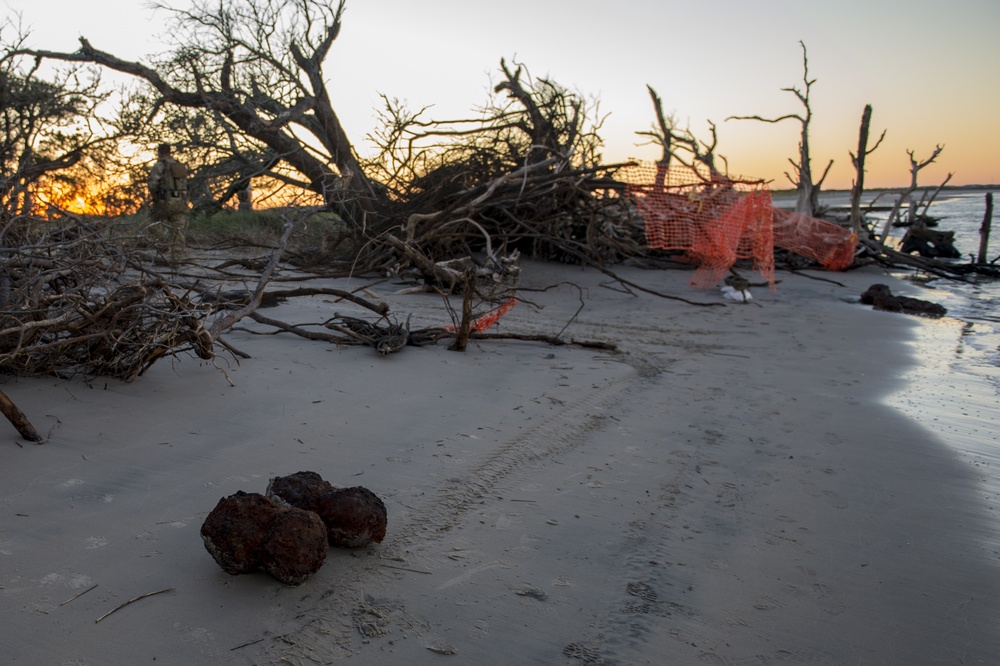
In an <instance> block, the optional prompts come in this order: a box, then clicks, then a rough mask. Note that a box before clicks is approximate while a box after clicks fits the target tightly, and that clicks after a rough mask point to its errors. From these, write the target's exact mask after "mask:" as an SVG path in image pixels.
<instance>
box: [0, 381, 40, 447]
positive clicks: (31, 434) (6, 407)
mask: <svg viewBox="0 0 1000 666" xmlns="http://www.w3.org/2000/svg"><path fill="white" fill-rule="evenodd" d="M0 412H3V415H4V416H6V417H7V420H8V421H10V423H11V425H13V426H14V427H15V428H16V429H17V432H18V433H20V435H21V437H24V438H25V439H26V440H28V441H29V442H41V441H42V436H41V435H39V434H38V431H37V430H35V426H33V425H31V421H29V420H28V417H27V416H25V415H24V412H22V411H21V410H20V408H18V406H17V405H15V404H14V401H13V400H11V399H10V398H9V397H7V394H6V393H4V392H3V391H0Z"/></svg>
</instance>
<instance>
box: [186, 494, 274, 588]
mask: <svg viewBox="0 0 1000 666" xmlns="http://www.w3.org/2000/svg"><path fill="white" fill-rule="evenodd" d="M274 516H275V506H274V503H273V502H271V500H269V499H268V498H266V497H264V496H263V495H261V494H259V493H245V492H243V491H242V490H241V491H238V492H237V493H236V494H234V495H230V496H229V497H223V498H222V499H220V500H219V503H218V504H216V506H215V508H214V509H212V511H211V513H209V514H208V517H207V518H205V522H204V523H202V526H201V538H202V540H203V541H204V542H205V549H206V550H207V551H208V552H209V554H210V555H211V556H212V557H213V558H214V559H215V561H216V562H217V563H218V565H219V566H220V567H222V569H223V570H224V571H226V573H230V574H233V575H234V576H235V575H237V574H245V573H250V572H251V571H253V570H255V569H257V568H258V567H259V566H260V565H261V555H262V549H263V546H264V543H265V541H266V539H267V535H268V534H269V533H270V531H271V523H272V521H273V520H274Z"/></svg>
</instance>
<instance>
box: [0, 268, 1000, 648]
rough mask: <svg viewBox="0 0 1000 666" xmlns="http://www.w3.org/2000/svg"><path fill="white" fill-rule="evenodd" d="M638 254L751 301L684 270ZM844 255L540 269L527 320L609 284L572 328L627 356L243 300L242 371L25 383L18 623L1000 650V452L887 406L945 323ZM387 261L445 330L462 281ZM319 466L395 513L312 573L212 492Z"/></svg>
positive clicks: (517, 327)
mask: <svg viewBox="0 0 1000 666" xmlns="http://www.w3.org/2000/svg"><path fill="white" fill-rule="evenodd" d="M621 273H622V274H623V275H627V276H628V278H629V279H631V280H634V281H636V282H640V283H642V284H644V285H647V286H649V287H651V288H654V289H658V290H661V291H663V292H667V293H671V294H677V295H681V296H684V297H687V298H691V299H693V300H700V301H705V302H719V303H722V302H723V300H722V298H721V296H720V295H719V294H717V293H705V292H694V291H692V290H690V289H689V288H688V287H687V286H686V280H687V278H688V277H689V274H688V273H685V272H683V271H666V272H661V271H655V272H654V271H641V270H637V269H622V270H621ZM815 275H819V276H821V277H823V278H825V279H827V280H835V281H838V282H841V283H843V285H845V286H837V285H836V284H833V283H832V282H828V281H818V280H811V279H808V278H806V277H803V276H796V275H788V274H781V275H779V278H780V279H782V280H783V282H782V283H781V284H779V285H778V289H777V291H775V292H773V293H770V292H768V291H767V290H766V289H761V288H756V289H754V290H753V293H754V298H755V301H754V303H753V304H750V305H737V304H733V303H729V304H728V305H727V306H726V307H696V306H691V305H686V304H683V303H680V302H676V301H670V300H664V299H660V298H657V297H654V296H650V295H645V294H639V295H635V296H630V295H626V294H624V293H622V292H621V291H620V289H619V288H617V287H615V285H614V284H613V283H612V282H611V281H610V280H608V279H607V278H606V277H605V276H602V275H600V274H598V273H596V272H593V271H585V270H581V269H577V268H570V267H557V266H547V265H538V264H529V265H528V266H527V267H526V275H525V279H524V285H525V286H536V287H543V286H548V285H555V284H559V283H562V284H563V286H560V287H558V288H556V289H553V290H550V291H547V292H544V293H542V292H539V293H525V297H526V298H527V299H530V300H532V301H534V302H536V303H538V304H540V305H544V306H545V307H544V309H542V310H540V311H539V310H536V309H533V308H531V307H530V306H528V305H526V304H522V305H520V306H518V307H517V308H515V309H514V310H513V311H511V312H510V313H509V314H508V315H507V316H506V317H505V319H504V320H503V322H502V323H503V330H508V331H517V332H529V331H531V332H544V333H549V334H555V333H558V332H559V331H560V329H562V328H563V326H564V325H565V324H566V322H567V321H569V319H570V318H571V317H572V316H573V314H574V313H575V312H576V310H577V309H578V308H579V307H580V305H581V303H583V305H584V308H583V310H582V312H581V313H580V315H579V317H578V318H577V319H576V320H575V321H574V323H573V324H572V325H571V326H570V328H569V329H568V331H567V332H566V334H565V335H566V336H567V337H576V338H578V339H591V340H607V341H613V342H616V343H618V344H619V345H620V347H621V349H622V352H621V353H618V354H615V353H607V352H598V351H594V350H587V349H580V348H575V347H550V346H547V345H543V344H538V343H525V342H497V341H487V342H481V343H477V344H474V345H473V346H472V347H471V348H470V350H469V351H468V352H467V353H465V354H460V353H455V352H451V351H448V350H447V349H446V345H444V344H440V345H438V346H433V347H427V348H419V349H417V348H407V349H406V350H405V351H404V352H402V353H400V354H398V355H394V356H391V357H388V358H379V357H377V356H376V355H375V353H374V352H373V351H372V350H370V349H367V348H360V347H352V348H344V349H337V348H335V347H332V346H329V345H326V344H324V343H318V342H310V341H306V340H303V339H300V338H296V337H293V336H291V335H288V334H282V335H277V336H267V337H264V336H253V335H250V334H249V333H247V332H244V331H234V332H232V333H231V334H230V335H228V336H227V339H228V340H229V341H230V342H231V343H233V344H234V345H235V346H237V347H238V348H240V349H242V350H244V351H246V352H248V353H250V354H251V355H252V356H253V358H252V359H250V360H244V361H242V362H241V363H240V364H239V365H236V364H235V363H233V362H229V363H227V364H226V368H227V373H228V375H229V377H230V378H231V379H232V381H233V382H234V383H235V386H234V387H231V386H230V385H229V384H228V383H227V381H226V378H225V376H224V375H223V374H222V373H221V372H220V371H219V370H217V369H215V368H213V367H211V366H210V365H204V364H201V363H200V362H199V361H197V360H196V359H193V358H185V359H181V360H180V361H179V362H174V363H171V362H170V361H164V362H161V363H160V364H159V365H157V366H155V367H154V368H153V369H152V370H151V371H150V372H149V373H148V374H147V375H146V376H144V377H142V378H140V379H139V380H138V381H136V382H134V383H132V384H121V383H118V382H114V381H110V380H108V381H106V380H104V379H97V380H93V381H91V382H80V381H74V382H66V381H57V380H54V379H40V380H19V381H8V382H7V383H6V384H5V385H4V390H5V391H6V392H7V393H8V394H9V395H10V396H11V398H12V399H13V400H14V401H15V402H17V403H18V405H19V406H20V407H21V408H22V409H24V411H25V412H26V413H27V414H28V416H29V417H30V418H31V420H32V421H33V422H34V424H35V425H36V427H38V429H39V430H40V431H42V432H43V433H50V438H49V440H48V442H47V443H46V444H44V445H40V446H39V445H33V444H28V443H23V448H18V447H17V446H16V445H15V442H16V441H17V436H16V433H15V432H14V431H13V429H12V428H9V427H7V428H6V430H5V431H4V432H5V434H3V435H2V441H5V442H6V444H5V446H4V450H5V453H4V455H3V467H2V472H0V479H2V485H0V611H2V617H3V624H2V629H0V654H3V655H4V660H5V662H6V663H15V664H74V665H97V664H147V663H154V661H155V663H157V664H314V663H321V664H322V663H330V662H335V661H338V660H339V659H341V658H344V657H351V658H352V660H353V662H354V663H363V664H376V663H378V664H441V663H453V664H574V663H577V664H579V663H585V664H601V663H605V664H657V665H659V664H700V663H705V664H733V665H735V664H765V663H789V664H802V663H813V664H932V663H933V664H958V663H964V664H980V663H981V664H987V663H1000V631H997V621H998V619H1000V594H998V591H1000V590H998V584H1000V576H998V573H1000V567H998V558H997V554H996V552H995V550H996V548H997V546H996V543H997V530H996V525H995V524H994V523H993V522H991V514H990V513H989V511H988V510H987V509H988V507H987V506H986V505H985V504H984V502H983V501H981V499H980V497H979V495H978V493H977V486H976V480H975V477H974V475H973V474H972V473H971V471H970V469H968V468H967V466H966V464H965V463H963V462H961V461H959V460H958V459H957V458H956V456H955V455H954V454H953V453H952V452H951V451H950V450H949V449H948V448H947V447H946V446H945V445H944V444H943V443H942V442H940V441H938V440H937V439H936V438H935V436H934V435H933V434H931V433H930V432H929V431H927V430H925V429H923V428H921V427H919V426H917V425H916V424H914V423H913V422H911V421H909V420H907V419H906V418H904V417H903V416H901V415H900V414H899V413H897V412H895V411H893V410H891V409H890V408H888V407H886V406H884V405H883V404H882V403H881V399H882V398H883V397H884V396H886V395H887V394H888V393H889V392H890V391H892V390H893V389H898V388H899V382H898V380H897V379H895V378H897V377H900V376H902V373H903V371H904V370H906V368H907V365H908V364H909V363H912V360H910V359H909V358H908V357H907V349H906V347H905V346H904V345H902V344H900V343H901V342H903V341H905V340H907V339H908V338H909V337H910V336H911V335H912V331H913V327H914V326H915V325H916V323H915V322H914V321H913V320H912V319H910V318H907V317H905V316H904V315H894V314H887V313H879V312H873V311H871V310H870V309H869V308H866V307H864V306H862V305H859V304H852V303H848V302H845V300H844V299H854V298H856V297H857V295H858V294H860V293H861V291H863V290H864V289H865V288H866V287H867V286H869V285H870V284H871V283H872V282H876V281H882V282H884V281H886V278H885V277H884V276H882V275H881V274H880V273H879V272H877V271H856V272H852V273H849V274H836V275H831V274H822V273H817V274H815ZM571 283H572V284H573V285H578V286H579V287H580V288H582V289H583V293H582V296H581V294H580V293H578V291H577V288H576V287H574V286H571ZM331 284H333V283H331ZM355 284H356V283H355ZM338 286H341V287H343V286H344V283H343V282H341V283H338ZM893 288H894V290H898V291H900V292H903V293H906V292H907V287H906V285H902V284H897V283H894V284H893ZM380 291H381V293H383V294H384V295H385V297H386V298H387V299H388V300H389V302H390V304H391V306H392V308H393V311H394V312H396V313H397V314H399V315H400V316H401V318H405V316H406V314H408V313H410V312H413V313H414V320H413V326H414V327H420V326H427V325H431V324H435V323H446V317H445V314H444V310H443V309H442V307H441V304H440V302H439V300H438V299H436V298H434V297H431V296H425V295H419V296H392V295H389V294H390V292H391V286H390V285H385V286H384V287H382V288H380ZM581 298H582V300H581ZM334 311H339V312H342V313H346V312H353V310H352V309H351V307H350V306H345V305H343V304H334V303H332V302H331V301H330V299H329V298H309V299H295V300H294V301H293V302H291V303H288V304H285V305H282V306H281V307H279V308H276V309H273V310H268V311H267V313H266V314H267V315H268V316H273V317H275V318H279V319H283V320H285V321H288V322H292V323H306V322H319V321H322V320H324V319H326V318H328V317H330V316H331V315H332V313H333V312H334ZM359 314H360V313H359ZM258 328H259V327H258ZM299 470H312V471H316V472H319V473H320V474H322V475H323V477H324V478H326V479H327V480H329V481H330V482H332V483H334V484H336V485H364V486H366V487H368V488H370V489H371V490H373V491H375V492H376V493H378V494H379V495H380V496H381V497H382V498H383V499H384V500H385V502H386V504H387V506H388V508H389V531H388V536H387V538H386V540H385V542H384V543H383V544H381V545H380V546H375V547H371V548H368V549H363V550H359V551H343V550H336V551H331V553H330V556H329V558H328V560H327V563H326V565H325V566H324V567H323V569H322V570H321V571H320V572H319V573H318V574H317V575H316V576H314V577H313V578H311V579H309V580H308V581H307V582H306V583H305V584H303V585H302V586H300V587H286V586H284V585H282V584H280V583H278V582H277V581H276V580H274V579H272V578H270V577H269V576H267V575H266V574H264V573H259V574H252V575H248V576H240V577H232V576H229V575H227V574H225V573H224V572H223V571H222V570H221V569H220V568H219V567H218V566H217V565H216V564H215V562H214V561H213V560H212V558H211V557H210V556H209V555H208V553H207V552H206V551H205V549H204V547H203V545H202V542H201V538H200V536H199V527H200V526H201V523H202V521H203V520H204V518H205V516H206V515H207V513H208V512H209V511H210V510H211V509H212V508H213V507H214V506H215V503H216V502H217V501H218V499H219V498H220V497H223V496H226V495H229V494H231V493H234V492H236V491H237V490H244V491H248V492H251V491H255V492H263V490H264V488H265V487H266V485H267V480H268V478H269V477H271V476H274V475H279V474H288V473H291V472H295V471H299ZM94 586H96V587H94ZM91 588H93V589H91ZM166 588H173V590H172V591H170V592H166V593H163V594H159V595H156V596H152V597H149V598H146V599H143V600H141V601H138V602H136V603H133V604H131V605H128V606H126V607H125V608H122V609H121V610H119V611H117V612H116V613H114V614H112V615H110V616H108V617H107V618H105V619H104V620H102V621H101V622H100V623H96V622H95V620H97V619H98V618H100V617H101V616H102V615H104V614H105V613H107V612H108V611H110V610H112V609H114V608H115V607H117V606H119V605H120V604H122V603H124V602H126V601H128V600H129V599H132V598H134V597H137V596H139V595H142V594H146V593H149V592H154V591H157V590H161V589H166ZM88 589H89V590H90V591H88V592H86V594H83V595H82V596H80V597H78V598H76V599H74V600H72V601H70V602H69V603H64V602H67V601H68V600H70V599H71V598H73V597H74V596H75V595H77V594H79V593H81V592H84V591H85V590H88ZM449 655H451V656H449Z"/></svg>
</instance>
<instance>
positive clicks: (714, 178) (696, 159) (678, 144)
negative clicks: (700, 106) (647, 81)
mask: <svg viewBox="0 0 1000 666" xmlns="http://www.w3.org/2000/svg"><path fill="white" fill-rule="evenodd" d="M646 89H647V90H648V91H649V96H650V98H651V99H652V101H653V112H654V114H655V115H656V125H655V126H654V127H653V129H651V130H647V131H645V132H636V134H638V135H639V136H646V137H649V138H650V139H651V143H653V144H655V145H658V146H659V147H660V149H661V151H662V152H661V156H660V159H659V160H658V161H657V163H656V166H657V173H656V182H655V183H654V185H655V186H656V187H658V188H660V189H662V187H663V182H664V179H665V178H666V173H667V171H668V170H669V168H670V165H671V163H672V162H673V161H675V160H676V161H677V162H679V163H681V164H683V165H684V166H685V167H687V168H689V169H691V170H692V171H694V172H695V173H698V174H699V175H700V176H701V177H702V178H705V176H704V175H703V174H702V173H701V171H705V172H706V173H707V178H705V179H706V180H707V181H708V182H712V183H720V182H726V181H728V180H729V178H728V177H727V176H726V175H725V174H724V172H723V170H720V169H719V167H718V166H717V165H716V163H715V162H716V154H715V150H716V148H717V147H718V144H719V136H718V132H717V131H716V126H715V123H713V122H712V121H711V120H709V121H708V126H709V131H710V133H711V135H712V143H710V144H709V143H705V142H704V141H700V140H699V139H697V138H696V137H695V136H694V134H692V133H691V131H690V130H684V131H678V129H677V123H676V121H675V120H674V118H673V117H672V116H671V117H667V116H665V115H664V113H663V100H661V99H660V96H659V95H658V94H657V93H656V91H655V90H654V89H653V88H652V86H649V85H647V86H646ZM679 151H684V152H685V153H687V157H685V156H682V155H681V154H680V152H679ZM721 159H723V161H725V158H721ZM699 164H700V165H701V167H702V170H701V171H700V170H699V168H698V165H699Z"/></svg>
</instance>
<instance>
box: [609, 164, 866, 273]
mask: <svg viewBox="0 0 1000 666" xmlns="http://www.w3.org/2000/svg"><path fill="white" fill-rule="evenodd" d="M618 175H619V177H620V178H621V179H622V180H624V181H625V183H626V194H627V195H628V196H629V197H630V198H631V199H632V201H634V202H635V206H636V210H637V212H638V214H639V216H640V217H641V218H642V220H643V225H644V227H645V232H646V244H647V245H648V246H649V247H651V248H654V249H658V250H680V251H682V252H684V253H685V254H686V255H687V256H689V257H690V258H691V259H692V261H694V262H696V263H697V265H698V266H697V269H696V270H695V272H694V275H693V277H692V278H691V284H692V286H695V287H698V288H710V287H714V286H716V285H717V284H718V283H719V281H720V280H721V279H722V278H723V276H724V275H725V274H726V272H727V271H729V269H730V268H732V266H733V265H734V264H735V263H736V262H737V260H740V259H746V260H751V261H752V262H753V268H754V270H756V271H758V272H759V273H760V274H761V275H762V276H763V277H764V278H765V279H766V280H767V281H768V282H769V283H770V284H771V286H772V288H773V286H774V248H775V247H781V248H784V249H787V250H791V251H792V252H796V253H798V254H802V255H803V256H806V257H809V258H810V259H813V260H815V261H817V262H819V263H820V264H822V265H823V266H824V267H825V268H827V269H829V270H843V269H844V268H847V267H848V266H850V265H851V262H852V261H853V257H854V246H855V245H856V243H857V239H856V238H855V237H854V236H853V235H852V234H851V233H850V231H847V230H845V229H843V228H842V227H840V226H838V225H836V224H832V223H830V222H825V221H823V220H818V219H816V218H811V217H806V216H804V215H796V214H794V213H786V212H785V211H781V210H778V209H775V208H774V207H773V206H772V205H771V194H770V192H768V190H767V188H766V187H765V186H764V184H763V182H762V181H743V180H737V179H733V178H729V177H725V176H722V175H721V174H715V175H714V177H709V176H702V175H701V174H699V173H698V172H696V171H694V170H692V169H690V168H688V167H684V166H680V167H672V168H669V169H665V168H663V167H660V166H659V165H655V164H635V165H630V166H628V167H626V168H624V169H622V170H621V171H619V173H618Z"/></svg>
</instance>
